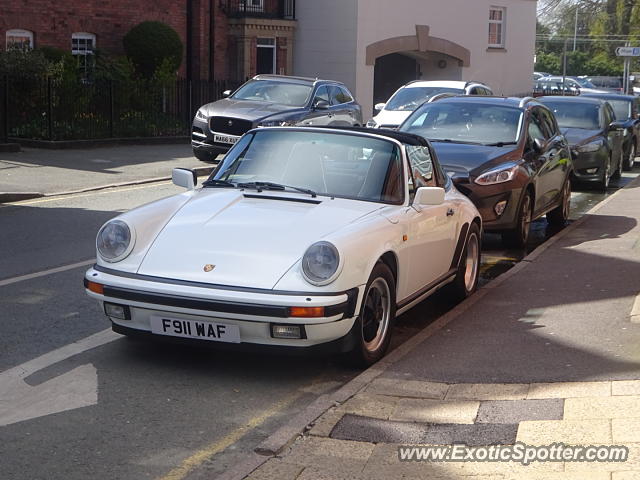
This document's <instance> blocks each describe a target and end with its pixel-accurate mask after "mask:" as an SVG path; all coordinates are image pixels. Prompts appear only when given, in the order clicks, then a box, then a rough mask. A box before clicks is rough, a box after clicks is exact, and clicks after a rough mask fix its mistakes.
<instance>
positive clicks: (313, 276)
mask: <svg viewBox="0 0 640 480" xmlns="http://www.w3.org/2000/svg"><path fill="white" fill-rule="evenodd" d="M339 265H340V255H339V254H338V249H337V248H336V247H334V246H333V245H332V244H331V243H329V242H318V243H314V244H313V245H311V246H310V247H309V248H308V249H307V251H306V252H305V253H304V256H303V257H302V273H303V274H304V276H305V278H306V279H307V281H308V282H309V283H312V284H314V285H326V284H328V283H331V281H333V280H334V277H335V274H336V272H337V271H338V266H339Z"/></svg>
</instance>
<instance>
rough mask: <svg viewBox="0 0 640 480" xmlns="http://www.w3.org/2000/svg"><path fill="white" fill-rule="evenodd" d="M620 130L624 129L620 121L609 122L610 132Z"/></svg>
mask: <svg viewBox="0 0 640 480" xmlns="http://www.w3.org/2000/svg"><path fill="white" fill-rule="evenodd" d="M620 130H624V125H623V124H622V123H621V122H611V123H610V124H609V131H610V132H616V131H620Z"/></svg>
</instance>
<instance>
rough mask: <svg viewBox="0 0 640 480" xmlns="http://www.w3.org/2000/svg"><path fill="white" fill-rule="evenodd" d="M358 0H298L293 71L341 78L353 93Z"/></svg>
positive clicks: (315, 75)
mask: <svg viewBox="0 0 640 480" xmlns="http://www.w3.org/2000/svg"><path fill="white" fill-rule="evenodd" d="M357 8H358V0H297V1H296V17H297V19H298V26H297V28H296V34H295V40H294V44H293V71H294V75H301V76H305V77H319V78H324V79H328V80H339V81H341V82H344V83H345V85H347V86H348V87H349V89H350V90H352V92H353V93H354V94H355V86H356V68H355V62H356V47H357V30H358V16H357Z"/></svg>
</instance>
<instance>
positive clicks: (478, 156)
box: [432, 142, 521, 175]
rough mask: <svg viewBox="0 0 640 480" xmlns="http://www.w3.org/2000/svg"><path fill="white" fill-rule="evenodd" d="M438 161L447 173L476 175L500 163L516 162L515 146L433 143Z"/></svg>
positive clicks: (518, 157)
mask: <svg viewBox="0 0 640 480" xmlns="http://www.w3.org/2000/svg"><path fill="white" fill-rule="evenodd" d="M432 145H433V148H434V149H435V151H436V155H437V156H438V160H439V161H440V164H441V165H442V168H444V170H445V171H447V172H455V173H462V174H464V173H467V174H469V173H471V174H474V175H477V174H479V173H481V172H483V171H485V170H489V169H491V168H493V167H495V166H498V165H500V164H501V163H504V162H507V161H510V160H518V159H520V158H521V157H520V156H519V155H518V150H517V148H516V147H517V145H506V146H504V147H487V146H484V145H467V144H463V143H446V142H433V143H432Z"/></svg>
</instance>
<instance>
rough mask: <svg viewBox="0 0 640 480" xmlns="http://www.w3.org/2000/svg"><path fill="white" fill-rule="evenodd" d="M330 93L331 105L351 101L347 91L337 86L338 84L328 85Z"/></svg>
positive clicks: (351, 98)
mask: <svg viewBox="0 0 640 480" xmlns="http://www.w3.org/2000/svg"><path fill="white" fill-rule="evenodd" d="M329 91H330V95H331V104H332V105H342V104H343V103H349V102H352V101H353V97H351V95H350V94H349V92H348V91H347V90H346V89H344V88H342V87H339V86H338V85H331V86H330V87H329Z"/></svg>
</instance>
